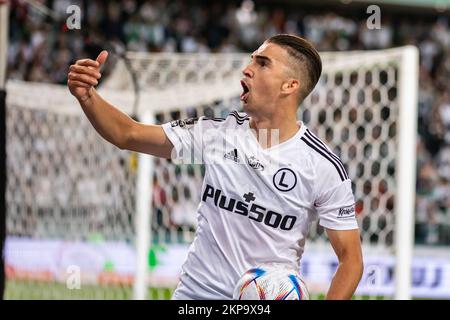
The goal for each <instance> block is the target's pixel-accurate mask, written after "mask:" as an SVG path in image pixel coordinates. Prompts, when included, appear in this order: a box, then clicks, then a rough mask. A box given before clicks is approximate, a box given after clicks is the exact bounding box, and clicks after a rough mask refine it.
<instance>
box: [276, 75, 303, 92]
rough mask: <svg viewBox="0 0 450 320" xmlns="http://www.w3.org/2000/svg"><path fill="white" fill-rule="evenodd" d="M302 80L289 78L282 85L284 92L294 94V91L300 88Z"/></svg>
mask: <svg viewBox="0 0 450 320" xmlns="http://www.w3.org/2000/svg"><path fill="white" fill-rule="evenodd" d="M299 88H300V81H299V80H298V79H295V78H289V79H287V80H286V81H284V82H283V84H282V85H281V93H282V94H292V93H293V92H294V91H297V90H299Z"/></svg>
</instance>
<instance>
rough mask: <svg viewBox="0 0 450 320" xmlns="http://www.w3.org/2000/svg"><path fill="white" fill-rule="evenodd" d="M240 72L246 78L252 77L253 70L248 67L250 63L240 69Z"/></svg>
mask: <svg viewBox="0 0 450 320" xmlns="http://www.w3.org/2000/svg"><path fill="white" fill-rule="evenodd" d="M242 74H243V75H244V76H246V77H248V78H251V77H253V71H252V69H251V68H250V65H247V66H246V67H245V68H244V69H243V70H242Z"/></svg>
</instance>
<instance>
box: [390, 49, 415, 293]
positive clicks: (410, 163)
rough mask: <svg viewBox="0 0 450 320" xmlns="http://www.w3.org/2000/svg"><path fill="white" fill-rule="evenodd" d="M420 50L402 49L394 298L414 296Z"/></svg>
mask: <svg viewBox="0 0 450 320" xmlns="http://www.w3.org/2000/svg"><path fill="white" fill-rule="evenodd" d="M418 66H419V52H418V50H417V48H416V47H413V46H408V47H405V48H404V49H403V51H402V53H401V67H400V78H399V88H400V90H399V91H400V92H399V107H400V108H399V113H400V114H399V132H398V135H399V137H398V140H399V143H398V156H397V164H396V167H397V168H398V171H397V178H396V179H397V197H396V203H395V215H396V217H397V221H400V222H401V223H398V222H397V223H396V224H395V227H396V228H395V235H396V237H395V254H396V265H395V275H396V277H395V279H396V290H395V298H396V299H398V300H407V299H408V300H409V299H411V282H412V267H411V266H412V258H413V248H414V216H415V194H416V162H417V159H416V136H417V119H418V117H417V104H418V100H417V99H418V90H419V88H418V83H419V70H418Z"/></svg>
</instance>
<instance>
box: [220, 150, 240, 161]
mask: <svg viewBox="0 0 450 320" xmlns="http://www.w3.org/2000/svg"><path fill="white" fill-rule="evenodd" d="M223 157H224V158H225V159H228V160H233V161H234V162H236V163H239V162H240V159H239V155H238V152H237V149H233V150H232V151H230V152H227V153H225V154H224V155H223Z"/></svg>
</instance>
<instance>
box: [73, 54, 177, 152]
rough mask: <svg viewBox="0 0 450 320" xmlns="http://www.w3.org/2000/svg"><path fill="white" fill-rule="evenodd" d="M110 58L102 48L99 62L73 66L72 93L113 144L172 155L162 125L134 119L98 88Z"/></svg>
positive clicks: (78, 62) (99, 129) (101, 133)
mask: <svg viewBox="0 0 450 320" xmlns="http://www.w3.org/2000/svg"><path fill="white" fill-rule="evenodd" d="M107 57H108V52H106V51H102V52H101V53H100V54H99V56H98V57H97V59H96V60H95V61H94V60H91V59H82V60H78V61H77V62H76V63H75V64H74V65H71V66H70V69H69V74H68V80H67V84H68V87H69V90H70V92H71V93H72V94H73V95H74V96H75V97H76V98H77V100H78V102H79V103H80V105H81V107H82V109H83V111H84V113H85V114H86V116H87V118H88V119H89V121H90V122H91V124H92V126H93V127H94V128H95V130H97V132H98V133H99V134H100V135H101V136H102V137H103V138H104V139H106V140H107V141H109V142H110V143H112V144H114V145H116V146H117V147H119V148H121V149H127V150H132V151H137V152H143V153H148V154H151V155H154V156H158V157H164V158H170V155H171V151H172V149H173V145H172V143H171V142H170V140H169V139H168V138H167V136H166V134H165V133H164V130H163V129H162V127H161V126H158V125H146V124H142V123H139V122H136V121H134V120H133V119H131V118H130V117H129V116H128V115H126V114H125V113H123V112H121V111H120V110H119V109H117V108H116V107H114V106H113V105H111V104H110V103H108V102H107V101H106V100H104V99H103V98H102V97H101V96H100V95H99V94H98V92H97V91H96V90H95V89H94V86H96V85H97V84H98V79H100V77H101V73H100V67H101V66H102V65H103V64H104V62H105V61H106V58H107Z"/></svg>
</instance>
